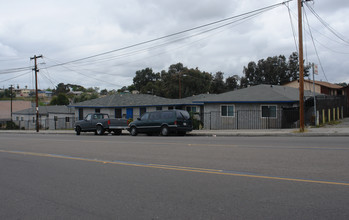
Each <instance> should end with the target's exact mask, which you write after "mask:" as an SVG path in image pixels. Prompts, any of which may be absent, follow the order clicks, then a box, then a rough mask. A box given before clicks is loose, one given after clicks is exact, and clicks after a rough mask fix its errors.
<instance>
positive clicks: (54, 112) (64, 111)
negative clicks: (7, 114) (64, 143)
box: [12, 106, 74, 130]
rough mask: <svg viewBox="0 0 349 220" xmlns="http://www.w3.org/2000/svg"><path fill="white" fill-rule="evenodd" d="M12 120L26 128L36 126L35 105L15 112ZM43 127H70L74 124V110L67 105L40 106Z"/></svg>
mask: <svg viewBox="0 0 349 220" xmlns="http://www.w3.org/2000/svg"><path fill="white" fill-rule="evenodd" d="M12 120H13V121H14V122H15V123H16V124H17V125H18V126H19V127H20V128H24V129H35V128H36V111H35V107H32V108H28V109H24V110H21V111H17V112H14V113H13V114H12ZM39 125H40V127H41V129H51V130H54V129H69V128H73V125H74V110H73V109H71V108H68V107H67V106H39Z"/></svg>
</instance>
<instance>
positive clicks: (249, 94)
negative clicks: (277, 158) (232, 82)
mask: <svg viewBox="0 0 349 220" xmlns="http://www.w3.org/2000/svg"><path fill="white" fill-rule="evenodd" d="M317 95H320V94H317ZM304 96H305V100H307V99H309V98H311V97H312V96H313V94H312V93H311V92H310V91H304ZM196 102H197V103H203V104H204V118H205V120H204V128H205V129H268V128H290V127H298V124H297V122H298V120H299V90H298V89H296V88H292V87H286V86H274V85H257V86H251V87H248V88H244V89H240V90H236V91H231V92H226V93H222V94H219V95H216V96H211V97H207V98H204V99H200V100H195V101H194V103H196Z"/></svg>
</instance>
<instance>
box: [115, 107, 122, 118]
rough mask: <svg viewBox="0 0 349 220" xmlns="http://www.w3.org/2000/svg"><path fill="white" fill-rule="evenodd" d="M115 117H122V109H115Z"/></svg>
mask: <svg viewBox="0 0 349 220" xmlns="http://www.w3.org/2000/svg"><path fill="white" fill-rule="evenodd" d="M115 118H122V109H121V108H116V109H115Z"/></svg>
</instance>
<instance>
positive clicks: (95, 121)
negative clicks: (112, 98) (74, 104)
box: [74, 113, 128, 135]
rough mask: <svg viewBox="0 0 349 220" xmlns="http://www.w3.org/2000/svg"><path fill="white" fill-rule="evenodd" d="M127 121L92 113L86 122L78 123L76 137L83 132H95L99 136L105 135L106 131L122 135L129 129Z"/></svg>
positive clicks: (76, 124)
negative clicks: (123, 131)
mask: <svg viewBox="0 0 349 220" xmlns="http://www.w3.org/2000/svg"><path fill="white" fill-rule="evenodd" d="M127 128H128V127H127V119H123V118H109V115H108V114H102V113H91V114H88V115H86V117H85V119H84V120H79V121H76V122H75V124H74V129H75V132H76V135H80V133H81V132H95V134H97V135H103V134H104V133H105V132H106V131H107V132H109V133H111V132H113V133H114V134H116V135H120V134H121V132H122V130H123V129H127Z"/></svg>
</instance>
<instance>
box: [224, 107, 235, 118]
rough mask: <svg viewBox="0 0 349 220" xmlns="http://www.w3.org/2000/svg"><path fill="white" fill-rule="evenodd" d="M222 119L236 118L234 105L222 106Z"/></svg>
mask: <svg viewBox="0 0 349 220" xmlns="http://www.w3.org/2000/svg"><path fill="white" fill-rule="evenodd" d="M221 116H222V117H234V116H235V115H234V105H222V106H221Z"/></svg>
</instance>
